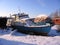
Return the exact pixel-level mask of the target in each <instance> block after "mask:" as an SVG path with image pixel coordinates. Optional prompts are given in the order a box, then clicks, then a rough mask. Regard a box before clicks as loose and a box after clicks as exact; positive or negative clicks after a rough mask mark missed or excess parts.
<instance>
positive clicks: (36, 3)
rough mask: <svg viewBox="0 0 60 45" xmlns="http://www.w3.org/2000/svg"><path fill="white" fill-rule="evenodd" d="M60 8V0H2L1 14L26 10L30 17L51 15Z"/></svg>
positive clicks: (0, 5)
mask: <svg viewBox="0 0 60 45" xmlns="http://www.w3.org/2000/svg"><path fill="white" fill-rule="evenodd" d="M58 9H60V0H0V16H10V14H14V13H18V12H25V13H27V14H29V16H30V17H36V16H37V15H39V14H46V15H50V14H51V13H52V12H54V11H56V10H58Z"/></svg>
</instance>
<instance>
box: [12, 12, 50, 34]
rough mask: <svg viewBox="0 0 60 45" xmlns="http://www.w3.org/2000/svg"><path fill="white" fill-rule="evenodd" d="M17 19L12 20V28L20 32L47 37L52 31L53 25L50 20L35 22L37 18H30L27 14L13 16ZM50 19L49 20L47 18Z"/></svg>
mask: <svg viewBox="0 0 60 45" xmlns="http://www.w3.org/2000/svg"><path fill="white" fill-rule="evenodd" d="M13 16H15V18H13V19H12V22H11V27H12V28H13V29H17V31H18V32H26V33H30V32H31V33H32V32H33V33H34V34H42V35H47V34H48V33H49V32H50V30H51V24H50V22H51V21H50V22H49V20H48V21H47V20H45V21H41V22H38V23H35V22H34V19H35V18H29V17H28V15H27V14H24V13H22V15H21V14H13ZM47 19H48V18H47Z"/></svg>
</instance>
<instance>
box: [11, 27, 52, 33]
mask: <svg viewBox="0 0 60 45" xmlns="http://www.w3.org/2000/svg"><path fill="white" fill-rule="evenodd" d="M12 27H13V28H14V29H18V32H35V33H39V34H41V33H42V34H45V33H46V34H48V33H49V32H50V30H51V27H50V26H45V27H25V26H12Z"/></svg>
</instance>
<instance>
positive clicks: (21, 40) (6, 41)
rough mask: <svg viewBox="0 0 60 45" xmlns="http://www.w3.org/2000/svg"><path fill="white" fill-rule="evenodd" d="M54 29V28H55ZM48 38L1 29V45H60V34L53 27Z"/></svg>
mask: <svg viewBox="0 0 60 45" xmlns="http://www.w3.org/2000/svg"><path fill="white" fill-rule="evenodd" d="M53 27H54V28H53ZM53 27H52V29H51V31H50V32H49V34H48V36H36V35H27V34H22V33H18V32H16V30H15V31H11V29H9V30H7V31H6V30H2V29H0V45H60V32H59V33H58V32H57V31H56V30H55V28H56V27H55V26H53Z"/></svg>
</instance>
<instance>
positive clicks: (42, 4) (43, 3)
mask: <svg viewBox="0 0 60 45" xmlns="http://www.w3.org/2000/svg"><path fill="white" fill-rule="evenodd" d="M37 2H38V3H39V4H40V5H41V6H43V7H45V6H46V4H45V2H44V0H37Z"/></svg>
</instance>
